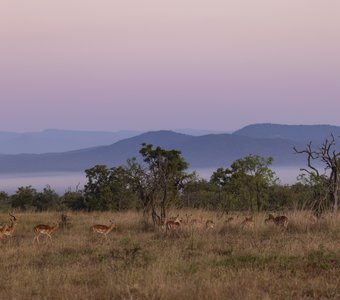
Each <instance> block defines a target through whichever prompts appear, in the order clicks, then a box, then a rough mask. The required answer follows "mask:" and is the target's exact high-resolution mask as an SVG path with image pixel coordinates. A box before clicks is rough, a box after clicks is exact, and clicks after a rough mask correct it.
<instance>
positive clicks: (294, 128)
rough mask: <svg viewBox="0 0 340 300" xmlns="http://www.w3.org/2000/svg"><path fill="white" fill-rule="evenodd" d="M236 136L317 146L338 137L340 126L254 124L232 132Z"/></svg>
mask: <svg viewBox="0 0 340 300" xmlns="http://www.w3.org/2000/svg"><path fill="white" fill-rule="evenodd" d="M234 134H236V135H243V136H247V137H252V138H265V139H273V138H274V139H275V138H280V139H288V140H292V141H297V142H302V143H305V144H306V143H309V142H310V141H312V142H313V144H315V145H318V144H320V143H322V142H323V141H324V140H325V138H327V137H330V135H331V134H333V135H334V137H337V136H340V126H331V125H279V124H269V123H268V124H254V125H249V126H246V127H244V128H242V129H240V130H237V131H235V132H234Z"/></svg>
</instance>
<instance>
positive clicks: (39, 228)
mask: <svg viewBox="0 0 340 300" xmlns="http://www.w3.org/2000/svg"><path fill="white" fill-rule="evenodd" d="M58 228H59V224H58V223H56V224H55V225H54V226H50V225H44V224H39V225H36V226H35V227H34V232H35V237H34V238H33V243H34V241H37V243H39V236H40V234H44V235H47V236H48V237H49V239H50V241H52V233H53V232H54V231H56V230H57V229H58Z"/></svg>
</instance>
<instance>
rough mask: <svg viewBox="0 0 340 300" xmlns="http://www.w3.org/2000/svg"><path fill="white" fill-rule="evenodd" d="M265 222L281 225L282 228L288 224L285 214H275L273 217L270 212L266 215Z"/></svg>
mask: <svg viewBox="0 0 340 300" xmlns="http://www.w3.org/2000/svg"><path fill="white" fill-rule="evenodd" d="M264 222H265V223H266V224H270V223H272V224H275V225H277V226H282V227H284V228H287V226H288V218H287V217H286V216H277V217H274V216H273V215H272V214H269V215H268V218H267V219H265V220H264Z"/></svg>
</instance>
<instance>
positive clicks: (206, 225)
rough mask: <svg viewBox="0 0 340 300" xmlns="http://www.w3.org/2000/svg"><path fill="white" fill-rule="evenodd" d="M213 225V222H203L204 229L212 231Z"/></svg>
mask: <svg viewBox="0 0 340 300" xmlns="http://www.w3.org/2000/svg"><path fill="white" fill-rule="evenodd" d="M214 226H215V223H214V221H213V220H207V221H206V222H205V228H206V229H214Z"/></svg>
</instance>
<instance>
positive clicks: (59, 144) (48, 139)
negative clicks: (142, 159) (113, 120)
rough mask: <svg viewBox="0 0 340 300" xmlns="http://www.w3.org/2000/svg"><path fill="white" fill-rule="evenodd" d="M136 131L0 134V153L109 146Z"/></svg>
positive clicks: (63, 150) (61, 150)
mask: <svg viewBox="0 0 340 300" xmlns="http://www.w3.org/2000/svg"><path fill="white" fill-rule="evenodd" d="M140 133H141V132H138V131H117V132H102V131H75V130H57V129H48V130H44V131H41V132H26V133H16V132H0V153H1V154H20V153H49V152H65V151H70V150H77V149H82V148H89V147H94V146H99V145H110V144H112V143H115V142H117V141H119V140H121V139H125V138H129V137H132V136H136V135H138V134H140Z"/></svg>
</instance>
